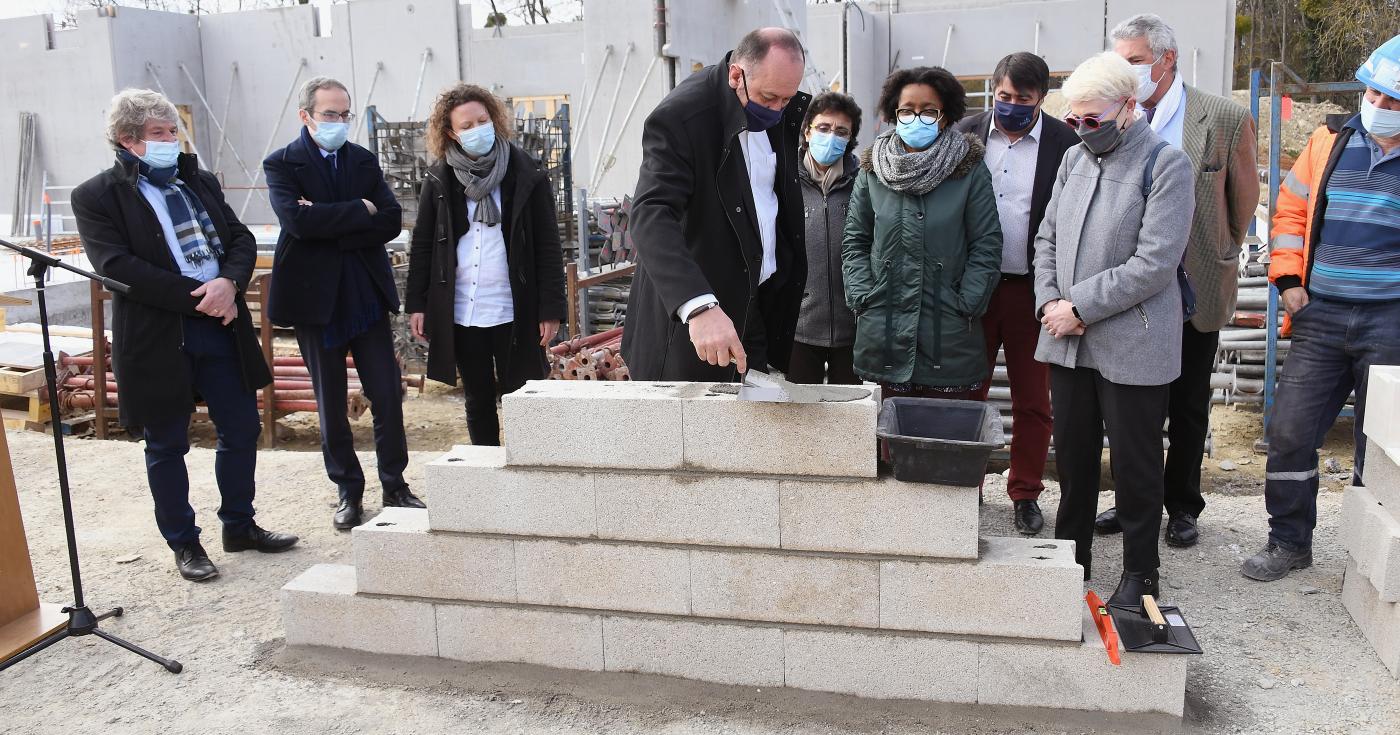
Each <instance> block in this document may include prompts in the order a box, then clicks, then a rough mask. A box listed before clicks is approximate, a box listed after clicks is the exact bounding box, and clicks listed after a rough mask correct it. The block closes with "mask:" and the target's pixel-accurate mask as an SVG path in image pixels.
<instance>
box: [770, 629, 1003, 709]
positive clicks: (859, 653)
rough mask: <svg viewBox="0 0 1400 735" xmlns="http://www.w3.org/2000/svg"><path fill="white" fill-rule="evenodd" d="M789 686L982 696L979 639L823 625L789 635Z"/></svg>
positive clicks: (945, 698) (895, 695)
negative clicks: (825, 628) (848, 629)
mask: <svg viewBox="0 0 1400 735" xmlns="http://www.w3.org/2000/svg"><path fill="white" fill-rule="evenodd" d="M783 645H784V671H785V673H786V677H787V686H790V687H795V688H798V689H811V690H815V691H823V692H839V693H841V694H853V695H855V696H858V697H871V698H875V699H920V700H930V701H936V702H961V703H966V704H971V703H973V702H976V701H977V657H978V651H977V643H976V642H974V641H969V640H955V639H949V638H916V637H910V636H894V635H881V634H878V633H855V632H841V631H820V630H788V631H786V632H785V633H784V635H783Z"/></svg>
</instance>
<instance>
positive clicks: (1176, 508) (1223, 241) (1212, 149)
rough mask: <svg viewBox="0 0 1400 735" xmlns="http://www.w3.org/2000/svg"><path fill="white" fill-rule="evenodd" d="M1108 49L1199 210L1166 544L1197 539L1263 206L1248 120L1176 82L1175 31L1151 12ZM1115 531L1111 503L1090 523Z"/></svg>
mask: <svg viewBox="0 0 1400 735" xmlns="http://www.w3.org/2000/svg"><path fill="white" fill-rule="evenodd" d="M1111 35H1112V37H1113V43H1114V50H1115V51H1117V52H1118V54H1119V55H1120V56H1122V57H1123V58H1125V59H1127V60H1128V63H1130V64H1132V65H1133V68H1134V70H1135V71H1136V72H1137V73H1138V80H1139V86H1138V90H1137V99H1138V102H1140V103H1141V104H1142V107H1143V111H1144V114H1145V115H1146V117H1147V119H1148V121H1149V123H1150V124H1151V125H1152V130H1153V131H1155V132H1156V133H1157V135H1159V136H1161V137H1162V139H1163V140H1166V141H1167V142H1168V143H1170V144H1172V145H1174V146H1177V147H1179V148H1181V149H1182V150H1184V151H1185V152H1186V154H1187V155H1188V156H1190V158H1191V164H1192V166H1193V167H1194V168H1195V172H1196V214H1195V217H1194V219H1193V220H1192V221H1191V237H1190V240H1189V242H1188V243H1187V246H1186V270H1187V272H1188V273H1190V275H1191V282H1192V284H1193V285H1194V286H1195V290H1196V315H1195V316H1193V317H1191V320H1190V321H1188V322H1186V324H1185V325H1183V327H1182V338H1181V377H1179V378H1177V379H1176V381H1174V382H1173V383H1172V385H1171V397H1170V399H1169V403H1168V407H1167V426H1168V428H1167V439H1168V440H1169V441H1170V443H1171V447H1170V449H1169V450H1168V451H1167V463H1166V471H1165V473H1164V479H1165V496H1164V505H1166V509H1167V515H1168V520H1167V534H1166V536H1167V545H1169V546H1175V547H1178V548H1181V547H1188V546H1194V545H1195V544H1196V541H1197V539H1198V537H1199V532H1198V531H1197V528H1196V519H1197V518H1198V517H1199V516H1200V515H1201V511H1202V510H1204V509H1205V507H1206V501H1205V498H1204V497H1202V495H1201V461H1202V455H1203V454H1204V451H1205V441H1206V431H1207V430H1208V429H1209V427H1210V394H1211V390H1210V375H1211V373H1212V372H1213V371H1214V368H1215V353H1216V348H1217V347H1218V346H1219V344H1220V328H1221V327H1223V326H1225V325H1226V324H1227V323H1229V321H1230V319H1231V318H1233V317H1234V313H1235V297H1236V296H1237V294H1236V291H1237V285H1238V269H1239V254H1240V245H1241V244H1242V243H1243V242H1244V236H1245V234H1246V233H1247V232H1248V230H1249V222H1250V220H1251V219H1252V218H1253V217H1254V210H1255V209H1256V208H1257V207H1258V206H1259V171H1258V169H1257V168H1256V166H1255V149H1256V146H1257V145H1258V144H1257V142H1256V141H1255V138H1254V119H1253V118H1252V117H1250V116H1249V112H1248V111H1247V110H1245V109H1244V108H1243V107H1241V106H1240V105H1237V104H1235V103H1234V102H1232V101H1230V100H1228V99H1225V98H1224V97H1219V96H1217V95H1213V94H1209V93H1206V92H1202V91H1201V90H1199V89H1196V88H1195V87H1192V86H1189V85H1187V84H1185V83H1183V82H1182V79H1181V75H1180V74H1178V73H1177V72H1178V70H1177V48H1176V35H1175V34H1174V33H1173V32H1172V29H1171V26H1169V25H1167V24H1166V23H1165V22H1163V21H1162V19H1161V18H1159V17H1158V16H1156V15H1152V14H1150V13H1149V14H1144V15H1135V16H1133V17H1131V18H1129V19H1127V20H1125V21H1123V22H1122V23H1120V24H1118V26H1117V27H1116V28H1114V29H1113V33H1112V34H1111ZM1095 526H1096V528H1097V529H1098V530H1099V531H1100V532H1102V533H1117V532H1118V531H1119V530H1120V528H1119V526H1118V520H1117V512H1116V509H1110V510H1108V511H1105V512H1104V513H1102V514H1100V516H1099V517H1098V518H1097V519H1096V520H1095Z"/></svg>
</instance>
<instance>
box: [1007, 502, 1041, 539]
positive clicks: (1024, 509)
mask: <svg viewBox="0 0 1400 735" xmlns="http://www.w3.org/2000/svg"><path fill="white" fill-rule="evenodd" d="M1014 504H1015V506H1016V509H1015V511H1013V515H1014V516H1015V518H1016V530H1017V531H1019V532H1020V533H1021V535H1023V536H1034V535H1036V534H1037V533H1040V529H1042V528H1045V515H1044V514H1042V513H1041V512H1040V503H1037V502H1035V501H1034V500H1017V501H1014Z"/></svg>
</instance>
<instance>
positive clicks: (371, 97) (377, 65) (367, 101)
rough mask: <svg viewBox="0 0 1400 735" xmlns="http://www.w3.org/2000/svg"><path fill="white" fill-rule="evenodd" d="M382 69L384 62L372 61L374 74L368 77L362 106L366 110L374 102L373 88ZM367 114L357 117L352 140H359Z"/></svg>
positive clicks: (377, 82)
mask: <svg viewBox="0 0 1400 735" xmlns="http://www.w3.org/2000/svg"><path fill="white" fill-rule="evenodd" d="M382 71H384V62H382V61H376V62H374V76H373V77H370V80H369V94H367V95H365V102H364V106H365V109H366V110H368V109H369V107H370V105H373V104H374V88H375V86H377V85H378V84H379V72H382ZM368 116H369V115H368V114H365V115H361V116H360V117H359V119H358V120H356V121H355V135H354V136H352V137H351V140H354V141H356V142H359V140H360V131H361V130H364V126H365V118H366V117H368Z"/></svg>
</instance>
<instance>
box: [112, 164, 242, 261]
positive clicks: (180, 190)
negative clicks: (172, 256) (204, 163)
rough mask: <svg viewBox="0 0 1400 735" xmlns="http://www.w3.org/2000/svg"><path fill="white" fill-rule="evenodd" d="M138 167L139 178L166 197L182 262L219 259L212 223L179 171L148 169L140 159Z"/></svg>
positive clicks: (220, 249) (221, 246) (220, 247)
mask: <svg viewBox="0 0 1400 735" xmlns="http://www.w3.org/2000/svg"><path fill="white" fill-rule="evenodd" d="M128 155H130V154H128ZM133 158H134V157H133ZM138 166H139V168H140V170H141V175H142V176H144V177H146V180H147V181H149V182H151V184H152V185H153V186H155V187H156V188H157V189H160V191H161V193H162V194H164V195H165V206H166V208H167V209H169V210H170V223H171V224H172V225H173V226H174V228H175V237H176V238H178V239H179V241H180V252H181V253H182V254H184V256H185V262H186V263H189V264H190V265H198V264H200V263H203V262H204V261H206V260H210V259H213V260H215V261H218V260H220V259H222V258H223V257H224V244H223V242H222V241H221V240H220V239H219V233H218V231H217V230H215V229H214V221H213V220H211V219H209V212H208V211H206V210H205V209H204V202H201V201H200V200H199V197H197V196H195V194H194V192H193V191H190V187H189V185H187V184H186V183H185V182H184V181H182V180H180V177H179V175H178V173H179V168H178V167H176V166H172V167H170V168H161V169H156V168H151V167H150V166H148V165H146V162H145V161H139V159H138Z"/></svg>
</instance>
